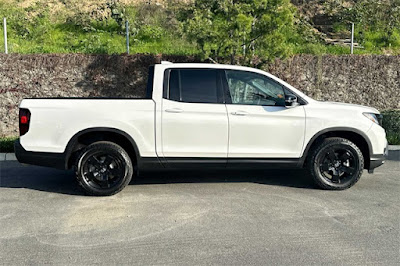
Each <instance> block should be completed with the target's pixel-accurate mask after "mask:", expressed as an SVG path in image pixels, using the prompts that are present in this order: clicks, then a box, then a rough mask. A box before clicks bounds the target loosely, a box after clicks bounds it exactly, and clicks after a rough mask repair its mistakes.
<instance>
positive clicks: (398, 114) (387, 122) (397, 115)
mask: <svg viewBox="0 0 400 266" xmlns="http://www.w3.org/2000/svg"><path fill="white" fill-rule="evenodd" d="M382 115H383V128H384V129H385V130H386V134H387V139H388V142H389V144H391V145H400V110H388V111H383V112H382Z"/></svg>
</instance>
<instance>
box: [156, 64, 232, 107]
mask: <svg viewBox="0 0 400 266" xmlns="http://www.w3.org/2000/svg"><path fill="white" fill-rule="evenodd" d="M171 70H215V71H216V72H217V80H216V82H217V84H216V85H217V90H218V91H217V98H218V99H217V102H215V103H211V102H210V103H202V102H187V101H183V100H182V91H180V92H179V98H180V100H179V101H176V100H171V99H170V95H169V80H170V75H171ZM178 73H179V74H180V72H178ZM223 73H224V70H223V69H219V68H211V67H210V68H205V67H181V68H180V67H172V68H167V69H165V70H164V81H163V99H166V100H169V101H174V102H181V103H198V104H225V95H224V91H225V89H224V85H223V83H222V77H223V76H224V75H222V74H223ZM179 82H180V79H179ZM179 88H180V90H181V89H182V86H179Z"/></svg>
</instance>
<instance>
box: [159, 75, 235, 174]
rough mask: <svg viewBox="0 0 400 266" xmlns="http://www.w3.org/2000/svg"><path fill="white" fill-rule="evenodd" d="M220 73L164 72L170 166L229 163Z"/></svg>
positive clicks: (165, 144)
mask: <svg viewBox="0 0 400 266" xmlns="http://www.w3.org/2000/svg"><path fill="white" fill-rule="evenodd" d="M221 72H222V71H221V70H216V69H202V68H198V69H188V68H182V69H177V68H171V69H167V70H166V71H165V80H164V95H163V99H162V118H161V121H162V122H161V126H162V129H161V135H162V136H161V139H162V140H161V141H162V153H163V156H164V158H165V160H166V161H167V163H168V164H169V165H174V166H180V165H179V164H185V165H189V164H190V163H193V164H196V163H203V164H204V165H214V166H221V165H225V164H226V159H227V154H228V117H227V113H226V107H225V105H224V103H223V97H222V92H223V89H222V82H221Z"/></svg>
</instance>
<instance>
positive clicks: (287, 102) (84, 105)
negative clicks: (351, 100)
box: [15, 62, 387, 195]
mask: <svg viewBox="0 0 400 266" xmlns="http://www.w3.org/2000/svg"><path fill="white" fill-rule="evenodd" d="M381 119H382V116H381V115H380V114H379V112H378V110H376V109H374V108H369V107H364V106H358V105H352V104H342V103H333V102H320V101H316V100H313V99H311V98H310V97H308V96H306V95H304V94H303V93H302V92H300V91H298V90H297V89H295V88H293V87H292V86H290V85H289V84H287V83H286V82H284V81H282V80H280V79H279V78H277V77H275V76H273V75H271V74H269V73H266V72H264V71H261V70H258V69H253V68H247V67H241V66H231V65H218V64H172V63H169V62H162V63H161V64H156V65H155V66H152V67H150V70H149V78H148V86H147V93H146V97H145V98H143V99H127V98H125V99H109V98H108V99H103V98H94V99H87V98H65V99H64V98H56V99H24V100H23V101H22V102H21V104H20V116H19V126H20V139H19V140H17V141H16V143H15V151H16V156H17V158H18V160H19V161H20V162H21V163H26V164H35V165H41V166H49V167H56V168H61V169H70V168H74V169H76V177H77V180H78V181H79V184H80V185H81V186H82V187H83V188H84V189H85V190H86V191H87V192H88V193H89V194H92V195H112V194H115V193H117V192H119V191H121V190H122V189H123V188H124V187H125V186H126V185H127V184H128V183H129V182H130V181H131V179H132V176H135V175H137V174H138V171H139V170H157V169H209V168H223V169H234V168H236V169H256V168H258V169H269V168H303V167H307V168H308V169H309V170H310V173H311V176H312V178H313V179H314V180H315V182H316V184H317V185H318V186H319V187H321V188H323V189H334V190H340V189H346V188H349V187H351V186H352V185H354V184H355V183H356V182H357V181H358V180H359V179H360V177H361V175H362V173H363V169H367V170H369V172H373V169H374V168H376V167H378V166H380V165H382V164H383V163H384V155H385V153H386V150H387V141H386V134H385V130H384V129H383V128H382V127H381ZM265 174H266V175H268V172H265ZM282 178H284V177H282Z"/></svg>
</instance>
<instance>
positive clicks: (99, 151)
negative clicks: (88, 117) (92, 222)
mask: <svg viewBox="0 0 400 266" xmlns="http://www.w3.org/2000/svg"><path fill="white" fill-rule="evenodd" d="M133 172H134V171H133V165H132V161H131V159H130V157H129V155H128V153H127V152H126V151H125V150H124V149H123V148H122V147H121V146H119V145H117V144H115V143H113V142H108V141H99V142H95V143H93V144H90V145H88V146H87V147H86V148H84V149H83V150H82V151H81V152H80V154H79V155H78V158H77V160H76V163H75V174H76V179H77V181H78V183H79V185H80V186H81V187H82V188H83V189H84V190H85V191H86V193H87V194H89V195H93V196H111V195H114V194H116V193H118V192H120V191H121V190H122V189H123V188H124V187H126V186H127V185H128V184H129V182H130V181H131V179H132V175H133Z"/></svg>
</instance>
